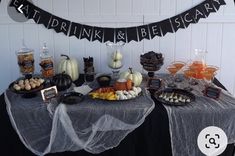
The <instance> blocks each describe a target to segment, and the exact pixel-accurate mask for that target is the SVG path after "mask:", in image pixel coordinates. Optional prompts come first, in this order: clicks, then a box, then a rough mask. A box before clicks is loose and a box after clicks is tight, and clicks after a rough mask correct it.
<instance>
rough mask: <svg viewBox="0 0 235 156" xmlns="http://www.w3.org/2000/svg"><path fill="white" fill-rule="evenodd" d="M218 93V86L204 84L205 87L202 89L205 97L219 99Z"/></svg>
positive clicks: (219, 91)
mask: <svg viewBox="0 0 235 156" xmlns="http://www.w3.org/2000/svg"><path fill="white" fill-rule="evenodd" d="M220 93H221V89H220V88H216V87H211V86H206V88H205V90H204V95H205V96H206V97H209V98H212V99H216V100H217V99H219V97H220Z"/></svg>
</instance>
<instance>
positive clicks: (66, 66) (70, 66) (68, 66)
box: [58, 55, 79, 81]
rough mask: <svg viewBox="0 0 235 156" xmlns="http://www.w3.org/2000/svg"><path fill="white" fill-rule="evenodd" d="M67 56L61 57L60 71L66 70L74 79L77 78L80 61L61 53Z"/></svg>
mask: <svg viewBox="0 0 235 156" xmlns="http://www.w3.org/2000/svg"><path fill="white" fill-rule="evenodd" d="M61 56H64V57H65V58H63V59H61V61H60V63H59V67H58V73H63V72H65V73H66V74H68V75H69V76H70V77H71V78H72V80H73V81H75V80H77V79H78V77H79V68H78V62H77V60H76V59H74V58H69V56H67V55H61Z"/></svg>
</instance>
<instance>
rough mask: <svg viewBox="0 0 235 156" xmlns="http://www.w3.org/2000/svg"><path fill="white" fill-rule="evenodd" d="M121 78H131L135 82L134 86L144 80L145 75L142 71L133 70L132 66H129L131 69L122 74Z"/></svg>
mask: <svg viewBox="0 0 235 156" xmlns="http://www.w3.org/2000/svg"><path fill="white" fill-rule="evenodd" d="M120 79H126V80H128V79H130V80H132V82H133V83H134V86H135V87H138V86H140V84H141V82H142V80H143V76H142V74H141V73H140V72H136V71H133V70H132V68H129V71H125V72H122V73H121V74H120Z"/></svg>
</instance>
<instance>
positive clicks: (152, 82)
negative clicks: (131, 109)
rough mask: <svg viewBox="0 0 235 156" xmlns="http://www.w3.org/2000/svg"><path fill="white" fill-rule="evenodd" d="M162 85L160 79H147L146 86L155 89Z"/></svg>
mask: <svg viewBox="0 0 235 156" xmlns="http://www.w3.org/2000/svg"><path fill="white" fill-rule="evenodd" d="M161 87H162V79H158V78H152V79H151V78H150V79H149V81H148V88H149V89H154V90H157V89H159V88H161Z"/></svg>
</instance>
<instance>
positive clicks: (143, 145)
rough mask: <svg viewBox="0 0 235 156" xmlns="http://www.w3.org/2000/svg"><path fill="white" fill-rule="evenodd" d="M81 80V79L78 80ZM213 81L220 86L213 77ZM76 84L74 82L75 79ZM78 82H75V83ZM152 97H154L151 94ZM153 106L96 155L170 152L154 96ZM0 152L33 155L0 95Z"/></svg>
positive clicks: (229, 153)
mask: <svg viewBox="0 0 235 156" xmlns="http://www.w3.org/2000/svg"><path fill="white" fill-rule="evenodd" d="M78 82H81V81H78ZM215 83H216V84H217V85H219V86H220V87H223V86H222V85H221V84H220V83H219V82H218V81H217V80H216V81H215ZM77 84H78V83H77ZM78 85H79V84H78ZM152 98H153V99H154V97H152ZM154 101H155V104H156V105H155V108H154V110H153V111H152V113H151V114H150V115H149V116H148V117H147V118H146V120H145V122H144V123H143V124H142V125H141V126H140V127H138V128H137V129H135V130H134V131H133V132H132V133H130V134H129V135H128V136H127V137H126V138H125V139H124V140H123V141H122V142H121V143H120V145H119V146H118V147H116V148H113V149H111V150H107V151H105V152H103V153H101V154H97V156H171V155H172V154H171V142H170V134H169V122H168V116H167V112H166V110H165V108H164V107H163V105H162V104H161V103H159V102H157V101H156V100H155V99H154ZM0 124H1V126H0V127H1V128H0V152H1V153H0V155H3V156H8V155H9V156H12V155H17V156H30V155H33V154H32V153H31V152H30V151H29V150H28V149H27V148H26V147H25V146H24V145H23V143H22V142H21V141H20V139H19V137H18V135H17V133H16V132H15V130H14V129H13V127H12V125H11V122H10V120H9V117H8V113H7V111H6V104H5V101H4V96H3V95H1V96H0ZM233 153H234V145H232V144H231V145H228V147H227V149H226V151H225V152H224V153H223V154H222V155H221V156H233ZM48 155H49V156H75V155H76V156H93V154H90V153H87V152H85V151H78V152H63V153H55V154H48Z"/></svg>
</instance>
